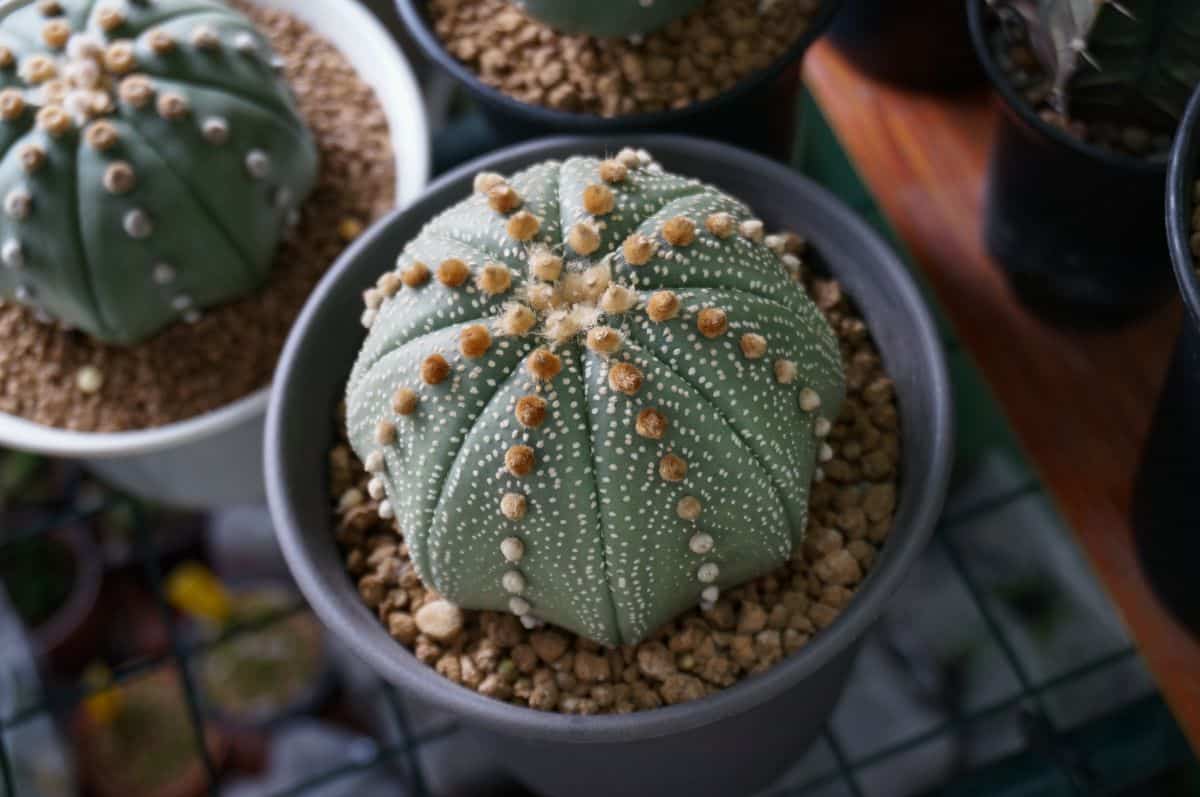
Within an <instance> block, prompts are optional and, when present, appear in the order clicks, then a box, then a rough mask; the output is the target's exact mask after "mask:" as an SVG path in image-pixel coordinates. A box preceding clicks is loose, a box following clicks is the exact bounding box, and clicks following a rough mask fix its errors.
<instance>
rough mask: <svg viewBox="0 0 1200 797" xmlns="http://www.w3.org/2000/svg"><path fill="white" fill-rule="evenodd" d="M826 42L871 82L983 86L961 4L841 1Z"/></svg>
mask: <svg viewBox="0 0 1200 797" xmlns="http://www.w3.org/2000/svg"><path fill="white" fill-rule="evenodd" d="M829 39H830V40H831V41H832V42H833V43H834V45H836V46H837V49H838V50H839V51H840V52H841V53H842V54H843V55H844V56H846V58H847V59H849V60H850V62H851V63H853V64H854V65H855V66H856V67H858V68H859V69H861V70H862V71H863V72H866V73H867V74H869V75H871V76H872V77H874V78H877V79H879V80H882V81H884V82H887V83H891V84H893V85H896V86H900V87H903V88H907V89H914V90H918V91H962V90H966V89H971V88H976V87H979V86H982V85H983V84H984V75H983V70H982V69H981V68H980V66H979V60H978V59H977V58H976V57H975V50H974V49H973V48H972V47H971V34H970V31H969V30H968V29H967V5H966V2H964V0H843V2H842V7H841V10H840V11H838V15H837V18H836V19H834V21H833V25H832V26H830V28H829Z"/></svg>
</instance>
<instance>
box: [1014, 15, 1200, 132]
mask: <svg viewBox="0 0 1200 797" xmlns="http://www.w3.org/2000/svg"><path fill="white" fill-rule="evenodd" d="M1010 2H1011V4H1012V5H1013V6H1014V7H1015V8H1016V9H1017V11H1018V12H1020V14H1021V16H1022V17H1023V18H1024V20H1025V22H1026V28H1027V30H1028V32H1029V37H1030V41H1031V43H1032V45H1033V48H1034V51H1035V53H1036V54H1037V57H1038V60H1039V61H1040V62H1041V63H1042V65H1043V67H1045V69H1046V70H1047V72H1048V73H1049V74H1050V75H1051V77H1052V79H1053V89H1054V90H1053V95H1052V102H1053V103H1054V104H1055V105H1056V106H1057V109H1058V110H1059V111H1060V112H1062V113H1063V114H1064V115H1067V116H1070V117H1076V118H1082V119H1104V120H1109V121H1128V122H1132V123H1136V124H1141V125H1144V126H1146V127H1149V128H1151V129H1156V130H1167V131H1170V130H1173V129H1174V128H1175V126H1176V125H1177V124H1178V123H1179V120H1180V119H1181V118H1182V116H1183V110H1184V108H1185V107H1186V105H1187V101H1188V98H1189V97H1190V96H1191V92H1192V89H1193V88H1194V87H1195V86H1196V85H1200V2H1196V0H1120V2H1118V1H1117V0H1010Z"/></svg>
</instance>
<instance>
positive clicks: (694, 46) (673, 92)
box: [429, 0, 820, 116]
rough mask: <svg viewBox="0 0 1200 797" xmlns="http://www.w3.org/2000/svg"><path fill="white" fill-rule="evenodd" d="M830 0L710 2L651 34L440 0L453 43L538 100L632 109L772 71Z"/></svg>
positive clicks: (450, 46)
mask: <svg viewBox="0 0 1200 797" xmlns="http://www.w3.org/2000/svg"><path fill="white" fill-rule="evenodd" d="M819 7H820V0H789V2H769V3H764V2H761V0H708V2H706V3H705V4H704V5H703V6H701V7H700V8H698V9H696V10H695V11H693V12H692V13H691V14H688V15H687V16H685V17H682V18H681V19H677V20H675V21H674V22H672V23H670V24H669V25H667V26H666V27H664V28H662V29H661V30H657V31H654V32H651V33H648V34H646V35H644V36H641V37H629V38H612V39H602V38H595V37H591V36H583V35H574V36H570V35H565V34H561V33H558V32H556V31H555V30H554V29H553V28H550V27H549V26H547V25H544V24H542V23H541V22H538V21H537V20H535V19H532V18H530V17H528V16H526V15H525V14H524V13H523V12H522V11H521V10H520V9H518V8H517V7H516V5H515V4H513V3H510V2H507V0H432V1H431V2H430V3H429V15H430V20H431V22H432V24H433V29H434V30H435V31H436V33H437V35H438V36H439V37H440V38H441V40H442V41H443V43H444V44H445V46H446V50H447V51H448V52H449V53H450V54H451V55H453V56H454V57H455V58H457V59H458V60H459V61H462V62H463V63H464V64H466V65H467V66H468V67H470V68H471V69H472V70H474V71H475V72H476V73H477V74H478V75H479V77H480V79H481V80H483V82H484V83H486V84H488V85H489V86H492V87H493V88H496V89H499V90H500V91H503V92H504V93H505V94H508V95H510V96H512V97H513V98H515V99H517V100H520V101H521V102H526V103H530V104H533V105H542V106H546V107H549V108H554V109H557V110H561V111H572V112H576V113H586V114H597V115H599V116H624V115H628V114H636V113H650V112H654V111H663V110H667V109H671V108H682V107H685V106H687V105H691V104H692V103H695V102H701V101H703V100H708V99H711V98H713V97H715V96H717V95H718V94H720V93H722V92H724V91H727V90H729V89H730V88H732V87H733V86H734V84H736V83H738V82H739V81H740V80H742V79H743V78H745V77H747V76H748V75H750V74H752V73H754V72H757V71H759V70H762V69H765V68H766V67H767V66H768V65H770V64H771V62H772V61H774V60H775V59H776V58H778V57H779V56H780V55H781V54H782V53H783V52H784V51H785V50H786V49H787V48H788V47H789V46H791V44H792V43H793V42H795V41H796V40H797V39H798V38H800V36H802V35H803V34H804V33H805V31H807V30H808V28H809V25H810V24H811V22H812V18H813V16H814V15H815V14H816V12H817V10H818V8H819Z"/></svg>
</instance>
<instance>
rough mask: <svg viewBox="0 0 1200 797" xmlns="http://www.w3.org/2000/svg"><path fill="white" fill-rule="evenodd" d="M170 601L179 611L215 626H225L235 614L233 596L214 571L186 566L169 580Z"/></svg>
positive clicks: (195, 565) (202, 567)
mask: <svg viewBox="0 0 1200 797" xmlns="http://www.w3.org/2000/svg"><path fill="white" fill-rule="evenodd" d="M166 593H167V600H168V601H169V602H170V604H171V605H172V606H174V607H175V608H176V609H177V610H178V611H181V612H183V613H184V614H186V615H188V616H190V617H194V618H196V619H200V620H207V621H208V622H211V623H213V624H215V625H218V626H220V625H224V624H225V623H226V622H227V621H228V620H229V616H230V614H232V613H233V600H232V599H231V598H230V596H229V592H228V591H227V590H226V589H225V586H224V585H223V584H222V583H221V582H220V580H219V579H218V578H217V577H216V576H215V575H214V574H213V572H212V571H211V570H209V569H208V568H207V567H205V566H204V565H202V564H198V563H196V562H185V563H183V564H181V565H179V566H178V567H176V568H175V569H174V570H172V571H171V574H170V575H169V576H167V583H166Z"/></svg>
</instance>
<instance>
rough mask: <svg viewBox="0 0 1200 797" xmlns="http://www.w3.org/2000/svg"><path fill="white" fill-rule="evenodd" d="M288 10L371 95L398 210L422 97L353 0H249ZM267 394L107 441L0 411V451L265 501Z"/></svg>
mask: <svg viewBox="0 0 1200 797" xmlns="http://www.w3.org/2000/svg"><path fill="white" fill-rule="evenodd" d="M254 2H256V3H257V4H259V5H262V6H266V7H269V8H278V9H280V10H283V11H288V12H291V13H293V14H295V15H297V16H298V17H300V18H301V19H303V20H304V21H305V22H307V23H308V24H309V25H311V26H312V27H313V28H314V29H315V30H316V31H318V32H319V33H321V34H322V35H323V36H325V37H327V38H328V39H329V40H330V41H331V42H333V44H335V45H336V46H337V47H338V49H340V50H341V51H342V53H344V54H345V56H346V57H347V58H348V59H349V61H350V63H351V64H352V65H353V66H354V68H355V69H356V70H358V73H359V75H361V76H362V77H363V79H364V80H366V82H367V83H369V84H370V85H371V87H372V88H373V89H374V90H375V93H376V95H377V96H378V98H379V102H380V103H381V104H382V105H383V109H384V112H385V113H386V115H387V119H388V125H389V127H390V129H391V135H392V148H393V150H394V151H395V157H396V204H397V205H398V206H401V207H402V206H404V205H407V204H408V203H410V202H412V201H413V200H414V199H415V198H416V197H417V195H418V194H420V193H421V191H422V189H424V187H425V184H426V183H428V182H429V125H428V123H427V120H426V115H425V105H424V101H423V99H422V97H421V90H420V87H419V86H418V84H417V81H416V78H415V77H414V76H413V71H412V68H411V67H410V66H409V63H408V61H407V60H406V59H405V57H404V55H403V53H401V51H400V49H399V47H398V46H397V45H396V43H395V41H394V40H393V39H392V38H391V37H390V36H389V35H388V33H387V31H385V30H384V28H383V27H382V26H381V25H380V24H379V22H378V21H377V20H376V19H375V17H374V16H372V15H371V14H370V12H368V11H367V10H366V9H364V8H363V7H362V6H361V5H360V4H359V3H358V2H356V0H303V2H299V1H298V0H254ZM268 392H269V391H268V389H263V390H259V391H258V392H256V393H252V394H251V395H249V396H246V397H245V398H242V399H239V400H238V401H235V402H233V403H232V404H228V405H226V406H224V407H221V408H219V409H216V410H213V411H211V412H207V413H205V414H203V415H198V416H196V417H194V418H189V419H187V420H184V421H179V422H178V423H172V424H168V425H166V426H161V427H156V428H153V429H145V430H140V431H130V432H117V433H112V434H100V433H87V432H70V431H65V430H62V429H53V428H50V427H47V426H42V425H41V424H36V423H31V422H30V421H27V420H24V419H22V418H17V417H14V416H12V415H5V414H3V413H0V446H3V447H7V448H15V449H19V450H22V451H32V452H34V453H39V454H45V455H48V456H55V457H70V458H74V459H80V460H83V461H84V462H85V463H86V464H87V466H88V467H89V468H90V469H91V470H93V471H95V472H96V473H98V474H99V475H100V476H101V477H103V478H104V479H106V480H107V481H109V482H111V483H112V484H113V485H115V486H117V487H119V488H121V489H123V490H126V491H128V492H130V493H132V494H134V495H137V496H141V497H143V498H147V499H150V500H153V501H156V502H159V503H163V504H170V505H173V506H178V507H184V508H190V509H211V508H215V507H220V506H232V505H238V504H256V503H261V502H262V501H263V499H264V495H265V490H264V487H263V476H262V437H263V421H264V417H265V414H266V409H267V396H268Z"/></svg>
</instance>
